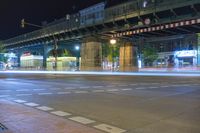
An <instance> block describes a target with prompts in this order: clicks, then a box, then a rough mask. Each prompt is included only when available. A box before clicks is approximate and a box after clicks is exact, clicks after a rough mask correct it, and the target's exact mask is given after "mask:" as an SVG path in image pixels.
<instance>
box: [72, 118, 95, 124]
mask: <svg viewBox="0 0 200 133" xmlns="http://www.w3.org/2000/svg"><path fill="white" fill-rule="evenodd" d="M69 119H70V120H73V121H76V122H79V123H82V124H91V123H94V122H96V121H94V120H90V119H87V118H85V117H81V116H75V117H71V118H69Z"/></svg>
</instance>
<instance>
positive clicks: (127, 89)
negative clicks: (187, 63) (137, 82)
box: [121, 88, 132, 91]
mask: <svg viewBox="0 0 200 133" xmlns="http://www.w3.org/2000/svg"><path fill="white" fill-rule="evenodd" d="M121 90H122V91H131V90H132V88H126V89H121Z"/></svg>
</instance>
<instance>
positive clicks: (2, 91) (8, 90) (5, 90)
mask: <svg viewBox="0 0 200 133" xmlns="http://www.w3.org/2000/svg"><path fill="white" fill-rule="evenodd" d="M0 92H11V90H0Z"/></svg>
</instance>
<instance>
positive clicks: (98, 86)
mask: <svg viewBox="0 0 200 133" xmlns="http://www.w3.org/2000/svg"><path fill="white" fill-rule="evenodd" d="M92 88H103V86H92Z"/></svg>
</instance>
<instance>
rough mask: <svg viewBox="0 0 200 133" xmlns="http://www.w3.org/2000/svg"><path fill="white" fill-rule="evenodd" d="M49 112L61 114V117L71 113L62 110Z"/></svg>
mask: <svg viewBox="0 0 200 133" xmlns="http://www.w3.org/2000/svg"><path fill="white" fill-rule="evenodd" d="M51 113H52V114H54V115H57V116H62V117H64V116H70V115H71V114H70V113H67V112H63V111H53V112H51Z"/></svg>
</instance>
